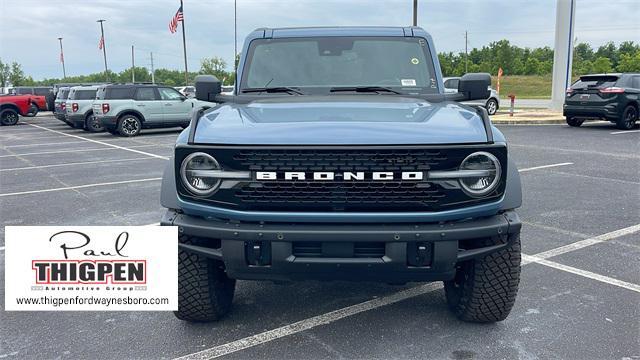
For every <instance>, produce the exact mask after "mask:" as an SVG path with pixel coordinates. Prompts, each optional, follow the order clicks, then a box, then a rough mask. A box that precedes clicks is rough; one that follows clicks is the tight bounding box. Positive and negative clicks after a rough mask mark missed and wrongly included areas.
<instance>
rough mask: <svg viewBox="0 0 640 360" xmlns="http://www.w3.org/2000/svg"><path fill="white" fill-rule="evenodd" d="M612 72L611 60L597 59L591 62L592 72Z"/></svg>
mask: <svg viewBox="0 0 640 360" xmlns="http://www.w3.org/2000/svg"><path fill="white" fill-rule="evenodd" d="M612 70H613V68H612V66H611V60H609V59H608V58H606V57H599V58H597V59H596V61H594V62H593V72H595V73H608V72H611V71H612Z"/></svg>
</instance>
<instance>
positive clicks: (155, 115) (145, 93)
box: [133, 87, 164, 123]
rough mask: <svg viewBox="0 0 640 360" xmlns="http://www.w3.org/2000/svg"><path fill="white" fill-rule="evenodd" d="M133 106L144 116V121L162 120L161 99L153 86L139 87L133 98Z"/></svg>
mask: <svg viewBox="0 0 640 360" xmlns="http://www.w3.org/2000/svg"><path fill="white" fill-rule="evenodd" d="M133 107H134V109H136V110H138V111H139V112H140V113H141V114H142V115H143V116H144V119H145V121H146V122H149V123H158V122H162V119H163V116H164V112H163V109H162V100H160V95H159V94H158V91H157V90H156V89H155V88H153V87H139V88H138V89H137V90H136V94H135V95H134V98H133Z"/></svg>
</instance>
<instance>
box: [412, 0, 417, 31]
mask: <svg viewBox="0 0 640 360" xmlns="http://www.w3.org/2000/svg"><path fill="white" fill-rule="evenodd" d="M413 26H418V0H413Z"/></svg>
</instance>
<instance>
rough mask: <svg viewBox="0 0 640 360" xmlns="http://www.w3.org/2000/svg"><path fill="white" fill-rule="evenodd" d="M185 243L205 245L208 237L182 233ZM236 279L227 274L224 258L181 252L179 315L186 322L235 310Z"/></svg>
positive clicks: (215, 317) (205, 318)
mask: <svg viewBox="0 0 640 360" xmlns="http://www.w3.org/2000/svg"><path fill="white" fill-rule="evenodd" d="M179 241H180V242H181V243H185V244H191V245H202V244H203V243H204V242H205V240H204V239H201V238H196V237H190V236H186V235H183V236H180V239H179ZM235 288H236V281H235V280H234V279H230V278H228V277H227V274H226V273H225V271H224V263H223V262H222V261H217V260H212V259H207V258H204V257H202V256H199V255H196V254H193V253H189V252H186V251H182V250H180V251H179V254H178V311H174V314H175V315H176V317H177V318H178V319H180V320H186V321H198V322H201V321H214V320H218V319H220V318H221V317H222V316H224V315H225V314H227V313H228V312H229V311H230V310H231V303H232V301H233V294H234V292H235Z"/></svg>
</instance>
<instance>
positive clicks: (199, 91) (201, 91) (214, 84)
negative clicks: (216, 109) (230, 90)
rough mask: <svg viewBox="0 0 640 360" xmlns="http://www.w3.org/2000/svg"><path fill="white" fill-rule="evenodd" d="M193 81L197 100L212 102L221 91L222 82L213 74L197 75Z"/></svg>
mask: <svg viewBox="0 0 640 360" xmlns="http://www.w3.org/2000/svg"><path fill="white" fill-rule="evenodd" d="M195 82H196V99H198V100H201V101H211V102H212V101H214V98H215V97H216V95H219V94H220V92H222V83H221V82H220V80H218V79H217V78H216V77H215V76H213V75H198V76H196V80H195Z"/></svg>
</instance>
